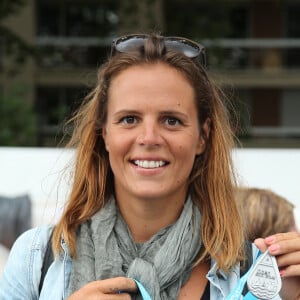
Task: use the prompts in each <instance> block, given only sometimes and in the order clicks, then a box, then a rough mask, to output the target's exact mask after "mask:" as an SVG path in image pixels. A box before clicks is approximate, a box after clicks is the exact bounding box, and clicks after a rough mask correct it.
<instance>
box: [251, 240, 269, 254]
mask: <svg viewBox="0 0 300 300" xmlns="http://www.w3.org/2000/svg"><path fill="white" fill-rule="evenodd" d="M254 244H255V246H256V247H257V248H258V249H259V250H260V251H262V252H265V251H266V250H267V244H266V243H265V240H264V239H262V238H259V239H256V240H255V241H254Z"/></svg>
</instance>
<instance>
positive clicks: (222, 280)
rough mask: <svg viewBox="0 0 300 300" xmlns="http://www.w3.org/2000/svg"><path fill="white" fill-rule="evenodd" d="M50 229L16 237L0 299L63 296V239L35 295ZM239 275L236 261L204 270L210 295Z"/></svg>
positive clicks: (216, 296) (67, 262)
mask: <svg viewBox="0 0 300 300" xmlns="http://www.w3.org/2000/svg"><path fill="white" fill-rule="evenodd" d="M52 229H53V227H52V226H40V227H36V228H33V229H30V230H28V231H26V232H25V233H23V234H22V235H21V236H20V237H19V238H18V239H17V241H16V242H15V244H14V246H13V248H12V250H11V253H10V255H9V258H8V261H7V264H6V266H5V268H4V271H3V274H2V277H1V278H0V300H24V299H28V300H37V299H40V300H49V299H53V300H59V299H67V297H68V287H69V281H70V273H71V266H72V259H71V257H70V254H69V250H68V248H67V246H66V244H65V243H64V240H62V241H61V243H62V248H63V250H64V251H63V252H64V253H62V254H60V256H59V257H58V258H56V259H55V260H54V262H53V263H52V264H51V265H50V267H49V269H48V272H47V274H46V276H45V279H44V284H43V288H42V290H41V294H40V296H39V283H40V277H41V268H42V265H43V258H44V254H45V250H46V247H47V242H48V240H49V237H50V234H51V231H52ZM257 251H258V250H257V248H255V247H253V257H255V256H256V254H257ZM239 277H240V270H239V265H237V266H236V267H234V268H233V270H232V272H231V273H230V274H229V275H228V274H226V273H224V272H222V271H217V265H216V262H215V261H212V263H211V268H210V270H209V272H208V274H207V279H208V280H209V282H210V299H211V300H221V299H222V300H223V299H225V297H226V296H227V295H228V294H229V293H230V291H231V290H232V289H233V288H234V286H235V285H236V283H237V282H238V280H239ZM276 299H280V298H279V297H277V298H276Z"/></svg>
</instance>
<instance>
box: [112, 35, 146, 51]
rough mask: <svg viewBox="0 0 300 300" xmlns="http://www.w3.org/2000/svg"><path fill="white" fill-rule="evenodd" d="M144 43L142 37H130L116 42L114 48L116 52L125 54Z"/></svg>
mask: <svg viewBox="0 0 300 300" xmlns="http://www.w3.org/2000/svg"><path fill="white" fill-rule="evenodd" d="M144 43H145V38H144V37H130V38H124V39H120V40H117V41H116V43H115V48H116V50H117V51H118V52H127V51H132V50H135V49H137V48H139V47H141V46H143V45H144Z"/></svg>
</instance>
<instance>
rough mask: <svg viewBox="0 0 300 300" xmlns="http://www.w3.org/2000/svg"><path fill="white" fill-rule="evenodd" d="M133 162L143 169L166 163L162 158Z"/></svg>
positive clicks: (157, 166)
mask: <svg viewBox="0 0 300 300" xmlns="http://www.w3.org/2000/svg"><path fill="white" fill-rule="evenodd" d="M133 163H134V164H135V165H136V166H138V167H141V168H144V169H155V168H159V167H162V166H164V165H166V164H167V163H166V162H165V161H162V160H158V161H157V160H135V161H133Z"/></svg>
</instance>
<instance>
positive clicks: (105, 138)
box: [102, 126, 109, 152]
mask: <svg viewBox="0 0 300 300" xmlns="http://www.w3.org/2000/svg"><path fill="white" fill-rule="evenodd" d="M102 138H103V141H104V144H105V149H106V151H107V152H109V143H108V138H107V129H106V127H105V126H104V127H103V128H102Z"/></svg>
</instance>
